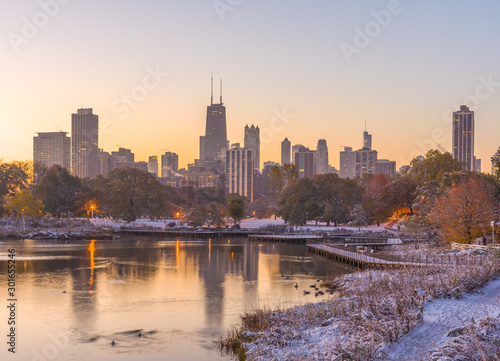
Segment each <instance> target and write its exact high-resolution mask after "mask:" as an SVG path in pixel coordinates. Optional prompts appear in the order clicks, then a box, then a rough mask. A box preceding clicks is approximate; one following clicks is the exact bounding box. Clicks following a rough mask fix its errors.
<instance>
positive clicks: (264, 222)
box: [134, 218, 397, 232]
mask: <svg viewBox="0 0 500 361" xmlns="http://www.w3.org/2000/svg"><path fill="white" fill-rule="evenodd" d="M169 222H175V220H172V219H167V220H165V219H164V220H159V221H151V220H149V219H138V220H137V221H135V222H134V223H135V224H137V225H139V226H141V225H144V226H150V227H158V228H164V227H165V223H167V224H168V223H169ZM387 224H388V223H383V224H381V225H380V226H377V225H370V226H368V227H361V231H373V232H381V231H384V230H387V229H386V228H385V226H387ZM240 225H241V228H247V229H257V228H260V227H265V226H283V225H285V222H284V221H283V220H282V219H280V218H278V219H274V218H269V219H255V218H248V219H244V220H242V221H241V223H240ZM293 228H294V229H296V230H302V231H305V230H306V229H310V230H311V231H334V230H349V231H358V227H344V226H342V227H334V226H328V227H327V226H326V223H323V224H321V223H319V224H318V225H316V223H315V222H309V223H308V224H307V225H306V226H300V227H293ZM395 230H397V227H396V228H395Z"/></svg>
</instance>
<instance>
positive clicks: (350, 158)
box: [340, 147, 356, 179]
mask: <svg viewBox="0 0 500 361" xmlns="http://www.w3.org/2000/svg"><path fill="white" fill-rule="evenodd" d="M340 177H341V178H351V179H352V178H354V177H356V153H354V152H353V150H352V148H351V147H344V150H343V151H341V152H340Z"/></svg>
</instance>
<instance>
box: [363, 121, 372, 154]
mask: <svg viewBox="0 0 500 361" xmlns="http://www.w3.org/2000/svg"><path fill="white" fill-rule="evenodd" d="M363 149H372V135H371V134H369V133H368V132H367V131H366V123H365V131H364V132H363Z"/></svg>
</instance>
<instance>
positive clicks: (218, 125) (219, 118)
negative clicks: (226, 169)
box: [200, 78, 228, 160]
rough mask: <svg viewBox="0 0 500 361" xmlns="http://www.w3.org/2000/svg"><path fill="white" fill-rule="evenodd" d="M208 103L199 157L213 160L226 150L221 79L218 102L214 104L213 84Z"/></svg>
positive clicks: (224, 111) (224, 113)
mask: <svg viewBox="0 0 500 361" xmlns="http://www.w3.org/2000/svg"><path fill="white" fill-rule="evenodd" d="M211 94H212V95H211V98H210V99H211V100H210V105H209V106H208V107H207V121H206V128H205V135H204V136H203V135H202V136H201V137H200V159H201V160H215V159H218V158H220V156H221V155H222V156H223V155H225V152H226V150H227V146H228V144H227V133H226V107H225V106H224V105H223V103H222V80H221V82H220V103H219V104H214V86H213V78H212V93H211Z"/></svg>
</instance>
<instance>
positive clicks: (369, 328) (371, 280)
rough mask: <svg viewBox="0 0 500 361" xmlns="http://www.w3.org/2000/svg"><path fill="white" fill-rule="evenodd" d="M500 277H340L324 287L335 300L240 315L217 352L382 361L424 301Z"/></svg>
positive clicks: (462, 270)
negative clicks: (241, 351) (226, 350)
mask: <svg viewBox="0 0 500 361" xmlns="http://www.w3.org/2000/svg"><path fill="white" fill-rule="evenodd" d="M499 274H500V263H499V262H498V260H497V259H491V260H490V261H488V262H486V264H484V265H483V266H481V267H479V266H475V265H468V266H460V267H424V268H411V269H402V270H393V271H368V272H362V273H355V274H349V275H345V276H343V277H341V278H338V279H335V280H334V281H332V282H328V283H325V285H324V286H325V287H327V288H329V289H336V290H337V292H338V296H337V297H333V298H332V299H330V300H328V301H326V302H320V303H315V304H308V305H303V306H299V307H294V308H291V309H287V310H276V311H262V310H261V311H257V312H256V313H254V314H253V315H252V314H250V315H245V316H244V317H242V325H241V326H240V327H239V328H237V329H236V330H234V331H233V332H232V333H231V334H228V335H226V338H225V339H224V340H223V342H222V347H223V348H232V349H236V350H238V348H240V349H242V350H244V355H245V356H246V357H247V360H262V361H263V360H286V359H293V360H297V359H298V360H301V359H304V360H306V359H307V360H313V359H317V360H333V359H335V358H336V357H338V356H339V355H342V359H343V360H376V359H386V358H387V357H388V351H389V350H390V348H391V347H390V346H391V345H392V344H394V343H396V342H398V340H400V339H401V338H402V337H403V336H404V335H405V334H408V333H409V332H410V331H411V330H413V329H414V328H415V327H416V326H417V325H418V324H420V323H421V322H422V320H423V312H425V311H424V307H425V305H426V304H427V303H426V301H430V300H432V299H438V298H445V299H448V300H450V299H460V298H462V297H463V295H464V294H465V293H468V292H472V291H474V290H476V289H478V288H481V287H483V286H484V285H485V284H487V283H488V281H489V280H490V279H492V278H494V277H495V276H497V275H499ZM298 291H299V292H302V290H298ZM478 307H479V306H478ZM395 359H397V358H395Z"/></svg>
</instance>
